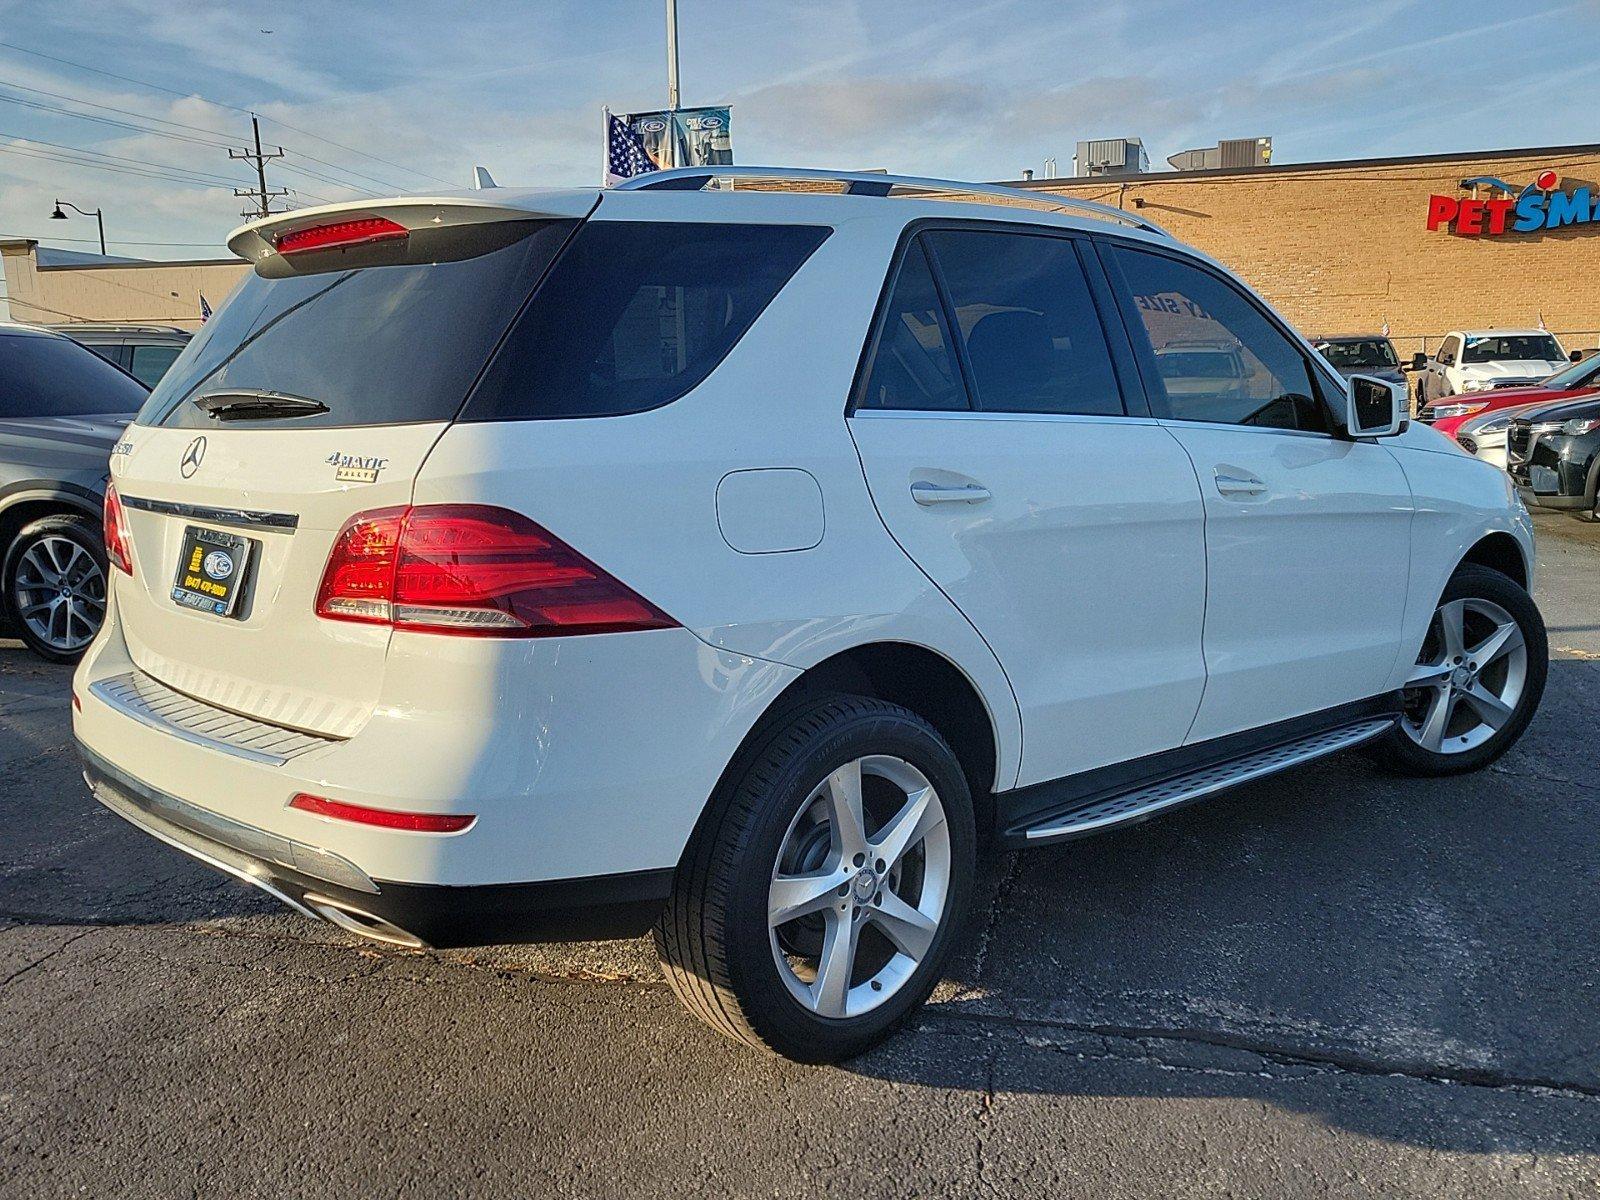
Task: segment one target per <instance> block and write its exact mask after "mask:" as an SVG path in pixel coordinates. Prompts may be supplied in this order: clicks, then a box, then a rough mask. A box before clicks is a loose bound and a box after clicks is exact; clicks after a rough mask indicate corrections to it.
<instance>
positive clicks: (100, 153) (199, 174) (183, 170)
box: [0, 132, 240, 187]
mask: <svg viewBox="0 0 1600 1200" xmlns="http://www.w3.org/2000/svg"><path fill="white" fill-rule="evenodd" d="M0 138H16V139H17V140H18V141H22V142H27V143H28V144H29V145H31V146H49V147H52V148H54V149H56V150H70V151H71V152H72V153H74V154H88V155H93V156H94V157H96V158H105V159H111V160H113V161H115V162H123V163H132V164H134V165H136V166H141V167H149V168H152V169H158V170H162V171H173V172H177V173H180V174H185V175H188V176H191V177H193V178H195V179H197V180H198V179H201V178H204V179H209V180H210V181H212V182H215V183H225V184H227V185H229V186H230V187H231V186H233V185H234V184H236V183H239V182H240V181H239V180H238V179H235V178H232V177H230V176H225V175H214V174H212V173H211V172H210V171H199V170H194V169H192V168H190V167H182V166H178V165H177V164H175V163H158V162H151V161H150V160H149V159H143V158H129V157H128V156H127V155H125V154H108V153H107V152H106V151H104V150H91V149H89V148H88V147H86V146H69V145H66V144H65V143H63V142H47V141H45V140H44V139H43V138H34V137H28V136H27V135H26V134H21V133H3V132H0Z"/></svg>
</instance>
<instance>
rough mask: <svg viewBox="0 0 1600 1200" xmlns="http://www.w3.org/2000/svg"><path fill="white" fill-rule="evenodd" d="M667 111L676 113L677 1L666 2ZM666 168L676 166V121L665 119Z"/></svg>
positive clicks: (671, 117) (672, 117)
mask: <svg viewBox="0 0 1600 1200" xmlns="http://www.w3.org/2000/svg"><path fill="white" fill-rule="evenodd" d="M667 110H668V113H669V114H671V113H676V112H677V111H678V0H667ZM667 125H668V128H667V137H666V139H665V140H666V149H667V162H666V164H665V165H666V166H668V167H675V166H677V165H678V121H677V118H676V117H675V116H671V115H669V116H668V117H667Z"/></svg>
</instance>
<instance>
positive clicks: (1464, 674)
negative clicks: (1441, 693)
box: [1450, 667, 1472, 688]
mask: <svg viewBox="0 0 1600 1200" xmlns="http://www.w3.org/2000/svg"><path fill="white" fill-rule="evenodd" d="M1450 682H1451V683H1453V684H1455V685H1456V687H1458V688H1467V687H1471V686H1472V672H1471V671H1470V670H1468V669H1467V668H1466V667H1457V668H1456V670H1455V674H1454V675H1452V676H1451V678H1450Z"/></svg>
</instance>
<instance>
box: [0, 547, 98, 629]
mask: <svg viewBox="0 0 1600 1200" xmlns="http://www.w3.org/2000/svg"><path fill="white" fill-rule="evenodd" d="M11 610H12V611H13V612H14V613H16V615H17V617H18V619H19V620H21V621H22V622H23V623H24V624H25V625H26V626H27V627H28V629H29V631H30V632H31V633H32V634H33V635H34V636H35V637H36V638H38V639H39V640H40V641H41V642H43V643H44V644H45V645H47V646H49V647H50V648H51V649H52V650H55V651H57V652H58V653H61V654H76V653H77V652H78V651H79V650H82V649H83V648H84V647H85V646H87V645H88V644H89V643H90V642H91V641H92V640H93V639H94V635H95V634H96V633H97V632H99V629H100V623H101V622H102V621H104V620H105V615H106V577H105V572H103V571H102V570H101V569H100V564H99V563H97V562H95V560H94V556H93V555H91V554H90V553H89V552H88V551H87V550H85V549H84V548H83V547H82V546H80V545H79V544H78V543H77V542H75V541H73V540H72V539H71V538H69V537H63V536H60V535H58V534H47V535H45V536H44V537H41V538H39V539H38V540H37V541H35V542H34V543H33V544H32V545H30V546H29V547H28V548H27V549H26V550H25V551H23V553H22V556H21V559H20V560H19V561H18V563H17V569H16V574H15V576H14V577H13V579H12V581H11Z"/></svg>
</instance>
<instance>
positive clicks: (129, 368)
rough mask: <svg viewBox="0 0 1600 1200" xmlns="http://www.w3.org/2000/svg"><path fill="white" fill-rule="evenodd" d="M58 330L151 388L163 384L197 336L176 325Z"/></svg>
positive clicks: (96, 324)
mask: <svg viewBox="0 0 1600 1200" xmlns="http://www.w3.org/2000/svg"><path fill="white" fill-rule="evenodd" d="M57 330H58V332H60V333H64V334H66V335H67V336H68V337H69V338H71V339H72V340H73V341H75V342H77V343H79V344H80V345H83V346H87V347H89V349H91V350H93V351H94V352H95V353H96V354H98V355H99V356H100V357H101V358H103V359H105V360H106V361H107V362H109V363H112V364H113V365H115V366H118V367H121V368H122V369H123V370H124V371H126V372H128V374H130V375H132V376H133V377H134V378H135V379H137V380H138V381H139V382H140V383H142V384H144V385H145V387H148V388H153V387H155V385H156V384H158V383H160V382H161V377H162V376H163V375H165V374H166V373H167V369H168V368H169V367H171V366H172V364H173V363H174V362H175V361H176V360H177V357H178V355H180V354H181V353H183V348H184V347H185V346H187V345H188V344H189V339H190V338H192V337H193V336H194V334H192V333H190V332H189V330H187V329H179V328H178V327H177V326H176V325H122V324H114V323H111V322H105V323H102V322H98V321H96V322H83V323H81V324H74V325H61V326H58V327H57Z"/></svg>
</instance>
